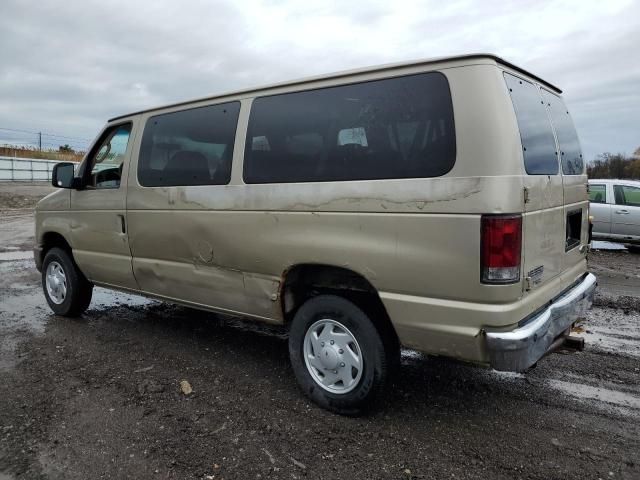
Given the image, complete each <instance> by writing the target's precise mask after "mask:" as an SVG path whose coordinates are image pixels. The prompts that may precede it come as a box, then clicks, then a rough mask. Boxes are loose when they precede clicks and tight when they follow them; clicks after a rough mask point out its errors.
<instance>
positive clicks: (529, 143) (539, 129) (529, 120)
mask: <svg viewBox="0 0 640 480" xmlns="http://www.w3.org/2000/svg"><path fill="white" fill-rule="evenodd" d="M504 78H505V81H506V82H507V87H508V88H509V92H510V93H511V101H512V103H513V108H514V110H515V112H516V118H517V119H518V129H519V130H520V139H521V141H522V153H523V156H524V167H525V170H526V171H527V173H528V174H530V175H556V174H557V173H558V153H557V151H556V140H555V138H554V136H553V130H552V129H551V123H550V122H549V116H548V115H547V109H546V108H545V105H544V103H543V101H542V98H541V97H540V90H539V89H538V87H536V86H535V85H534V84H533V83H531V82H527V81H526V80H523V79H521V78H518V77H516V76H515V75H511V74H510V73H506V72H505V73H504Z"/></svg>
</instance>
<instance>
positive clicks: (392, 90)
mask: <svg viewBox="0 0 640 480" xmlns="http://www.w3.org/2000/svg"><path fill="white" fill-rule="evenodd" d="M560 94H561V91H560V90H559V89H558V88H557V87H555V86H553V85H552V84H550V83H548V82H546V81H544V80H542V79H540V78H538V77H537V76H535V75H533V74H531V73H528V72H526V71H525V70H523V69H521V68H518V67H516V66H514V65H512V64H510V63H508V62H506V61H504V60H502V59H500V58H498V57H495V56H493V55H485V54H478V55H467V56H458V57H451V58H442V59H435V60H425V61H419V62H415V63H405V64H398V65H386V66H381V67H376V68H368V69H362V70H356V71H350V72H345V73H337V74H332V75H325V76H320V77H314V78H309V79H305V80H299V81H292V82H286V83H281V84H277V85H272V86H268V87H264V88H255V89H248V90H243V91H237V92H233V93H228V94H225V95H218V96H212V97H208V98H203V99H200V100H194V101H189V102H184V103H179V104H174V105H169V106H164V107H158V108H153V109H149V110H144V111H140V112H135V113H131V114H128V115H122V116H119V117H116V118H113V119H111V120H109V122H108V123H107V125H106V126H105V127H104V129H103V131H102V132H101V133H100V134H99V135H98V137H97V139H96V140H95V142H94V143H93V146H92V147H91V148H90V150H89V152H88V153H87V155H86V157H85V158H84V160H83V161H82V163H81V164H79V165H78V166H74V165H73V164H69V163H66V164H65V163H63V164H58V165H57V166H56V168H55V170H54V172H53V184H54V185H55V186H56V187H61V189H60V190H58V191H56V192H54V193H52V194H51V195H49V196H48V197H46V198H45V199H43V200H42V201H41V202H40V203H39V204H38V206H37V209H36V239H37V246H36V248H35V259H36V264H37V266H38V268H39V269H40V270H41V272H42V285H43V289H44V293H45V297H46V300H47V302H48V304H49V306H50V307H51V309H52V310H53V311H54V312H55V313H56V314H59V315H66V316H74V315H80V314H81V313H82V312H84V311H85V310H86V308H87V307H88V305H89V303H90V301H91V293H92V288H93V287H94V286H96V285H97V286H101V287H106V288H112V289H117V290H123V291H127V292H134V293H138V294H142V295H146V296H149V297H153V298H156V299H160V300H165V301H168V302H173V303H177V304H181V305H185V306H189V307H193V308H198V309H204V310H210V311H213V312H220V313H229V314H233V315H241V316H244V317H246V318H247V319H254V320H257V321H263V322H269V323H273V324H280V325H285V326H286V327H287V328H288V330H289V352H290V357H291V363H292V366H293V370H294V372H295V376H296V379H297V381H298V383H299V384H300V386H301V388H302V390H303V391H304V392H305V393H306V394H307V395H308V396H309V397H310V398H311V399H312V400H313V401H315V402H316V403H317V404H319V405H321V406H323V407H325V408H327V409H329V410H332V411H334V412H338V413H343V414H357V413H360V412H362V411H364V410H365V409H366V408H367V407H368V406H369V405H370V404H371V402H372V401H373V400H375V399H376V398H377V397H379V395H380V394H381V393H383V392H384V391H385V389H386V388H387V387H388V385H389V381H390V379H391V378H392V376H393V371H394V369H395V368H396V367H397V366H398V364H399V357H400V348H401V347H407V348H411V349H417V350H419V351H422V352H425V353H427V354H432V355H439V356H444V357H451V358H454V359H458V360H462V361H466V362H471V363H475V364H479V365H484V366H488V367H492V368H494V369H497V370H504V371H524V370H527V369H528V368H530V367H531V366H533V365H534V364H536V362H538V361H539V360H540V359H541V358H542V357H543V356H544V355H546V354H547V353H549V352H551V351H553V350H554V349H556V348H558V347H560V346H562V345H563V344H566V343H567V342H569V340H570V339H571V338H573V337H570V336H569V333H570V331H571V327H572V325H573V324H574V322H576V321H577V320H578V319H580V318H581V317H582V316H583V314H584V312H585V310H586V309H587V308H589V307H590V305H591V302H592V298H593V294H594V289H595V285H596V282H595V277H594V276H593V275H592V274H589V273H588V272H587V265H586V260H585V257H586V254H587V251H588V217H589V215H588V197H587V195H588V194H587V177H586V175H585V162H584V161H583V158H582V154H581V151H580V145H579V142H578V137H577V134H576V131H575V128H574V126H573V122H572V120H571V117H570V115H569V112H568V111H567V107H566V106H565V104H564V102H563V100H562V97H561V96H560ZM577 343H578V342H576V341H575V339H574V341H573V342H571V344H572V345H574V346H575V345H576V344H577Z"/></svg>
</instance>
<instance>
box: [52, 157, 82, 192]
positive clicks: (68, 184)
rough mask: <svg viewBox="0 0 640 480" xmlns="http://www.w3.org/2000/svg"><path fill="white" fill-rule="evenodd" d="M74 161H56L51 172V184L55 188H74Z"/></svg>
mask: <svg viewBox="0 0 640 480" xmlns="http://www.w3.org/2000/svg"><path fill="white" fill-rule="evenodd" d="M75 166H76V165H75V163H71V162H62V163H56V164H55V165H54V166H53V171H52V172H51V184H52V185H53V186H54V187H56V188H75V186H76V185H75V184H76V182H75V181H74V180H75V177H74V170H75Z"/></svg>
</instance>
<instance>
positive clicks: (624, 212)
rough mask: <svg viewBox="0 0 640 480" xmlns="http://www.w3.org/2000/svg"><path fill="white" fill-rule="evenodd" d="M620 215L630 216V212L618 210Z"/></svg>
mask: <svg viewBox="0 0 640 480" xmlns="http://www.w3.org/2000/svg"><path fill="white" fill-rule="evenodd" d="M616 213H617V214H618V215H629V210H624V209H623V210H616Z"/></svg>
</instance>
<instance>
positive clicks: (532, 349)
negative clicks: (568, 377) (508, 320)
mask: <svg viewBox="0 0 640 480" xmlns="http://www.w3.org/2000/svg"><path fill="white" fill-rule="evenodd" d="M595 288H596V277H595V275H593V274H592V273H587V274H586V275H585V276H584V277H582V279H580V280H579V282H578V283H577V284H575V285H574V286H572V287H571V288H569V289H568V290H567V291H565V292H564V293H563V294H562V295H561V296H559V297H558V298H556V299H555V300H554V301H553V302H552V303H551V304H550V305H549V306H547V307H546V308H545V309H544V310H542V311H540V312H536V313H535V314H534V316H533V317H532V318H529V319H527V320H526V323H525V324H524V325H523V326H521V327H518V328H516V329H515V330H510V331H502V332H486V347H487V352H488V354H489V363H490V365H491V367H493V368H495V369H496V370H502V371H510V372H520V371H523V370H526V369H527V368H529V367H531V366H532V365H533V364H535V363H536V362H537V361H538V360H540V358H541V357H542V356H543V355H544V354H545V353H546V352H547V350H549V348H550V347H551V345H552V343H553V342H554V340H555V339H556V338H558V337H559V336H560V335H561V334H562V333H563V332H564V331H565V330H567V329H568V328H570V327H571V325H573V323H574V322H575V321H576V320H578V319H579V318H581V317H583V316H584V314H585V313H586V311H587V310H588V309H589V308H590V307H591V305H592V304H593V296H594V292H595ZM521 323H523V322H521Z"/></svg>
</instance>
